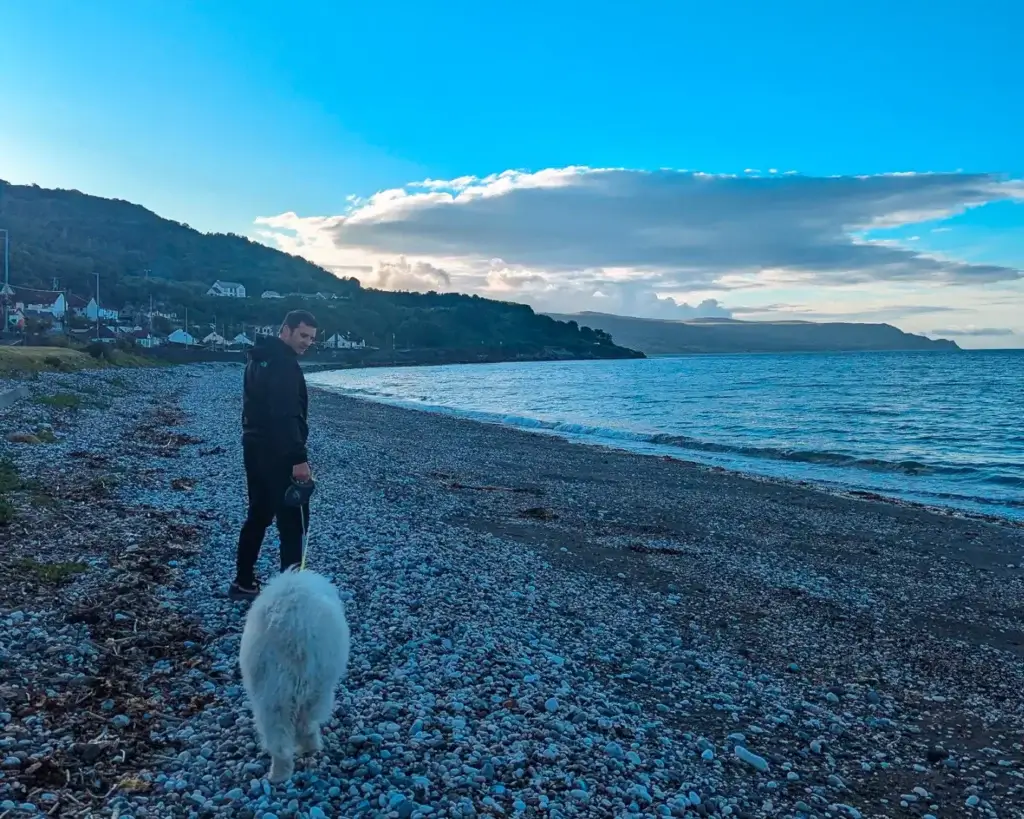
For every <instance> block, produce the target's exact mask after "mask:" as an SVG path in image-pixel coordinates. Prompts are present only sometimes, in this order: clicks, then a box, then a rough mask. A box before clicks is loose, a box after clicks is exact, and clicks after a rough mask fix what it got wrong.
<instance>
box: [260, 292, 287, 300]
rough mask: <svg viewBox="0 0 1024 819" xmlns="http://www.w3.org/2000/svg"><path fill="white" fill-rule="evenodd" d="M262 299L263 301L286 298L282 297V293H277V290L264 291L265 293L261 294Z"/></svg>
mask: <svg viewBox="0 0 1024 819" xmlns="http://www.w3.org/2000/svg"><path fill="white" fill-rule="evenodd" d="M260 298H261V299H283V298H284V296H282V295H281V294H280V293H278V292H277V291H276V290H264V291H263V292H262V293H261V294H260Z"/></svg>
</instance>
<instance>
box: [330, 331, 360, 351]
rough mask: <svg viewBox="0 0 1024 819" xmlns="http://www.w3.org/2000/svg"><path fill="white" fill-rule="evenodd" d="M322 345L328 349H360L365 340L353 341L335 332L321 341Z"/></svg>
mask: <svg viewBox="0 0 1024 819" xmlns="http://www.w3.org/2000/svg"><path fill="white" fill-rule="evenodd" d="M323 346H324V347H326V348H327V349H329V350H362V349H363V348H364V347H366V342H365V341H353V340H352V339H350V338H345V337H343V336H341V335H339V334H338V333H335V334H334V335H333V336H331V337H330V338H329V339H327V341H325V342H324V343H323Z"/></svg>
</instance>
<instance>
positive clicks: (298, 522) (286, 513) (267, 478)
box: [235, 440, 309, 586]
mask: <svg viewBox="0 0 1024 819" xmlns="http://www.w3.org/2000/svg"><path fill="white" fill-rule="evenodd" d="M242 452H243V460H244V462H245V482H246V486H247V488H248V492H249V512H248V514H247V515H246V518H245V523H244V524H242V531H241V533H240V534H239V536H238V562H237V576H236V578H235V579H236V581H237V582H238V583H240V584H242V585H245V586H251V585H252V583H253V581H254V580H255V570H256V561H257V560H258V559H259V556H260V549H261V548H262V546H263V538H264V537H265V536H266V533H267V528H268V527H269V526H270V524H271V523H273V522H274V519H275V518H276V519H277V531H278V534H279V535H280V536H281V571H284V570H285V569H287V568H288V567H289V566H294V565H296V564H298V563H300V562H301V560H302V534H303V532H302V520H303V515H305V520H306V525H307V526H308V525H309V506H308V504H307V505H306V506H304V507H301V508H300V507H297V506H285V505H284V493H285V491H286V490H287V489H288V486H289V485H290V484H291V480H292V466H291V464H288V463H284V462H282V461H281V460H280V459H278V458H275V457H274V456H273V455H272V454H271V453H269V452H268V451H267V447H266V445H265V444H263V443H261V442H259V441H252V440H243V441H242Z"/></svg>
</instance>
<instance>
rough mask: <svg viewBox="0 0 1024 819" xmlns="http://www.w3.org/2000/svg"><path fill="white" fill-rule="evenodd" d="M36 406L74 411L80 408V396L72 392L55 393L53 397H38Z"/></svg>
mask: <svg viewBox="0 0 1024 819" xmlns="http://www.w3.org/2000/svg"><path fill="white" fill-rule="evenodd" d="M35 402H36V403H37V404H43V405H44V406H47V407H53V408H54V409H62V410H76V409H78V408H80V407H81V406H82V398H81V396H79V395H77V394H75V393H73V392H55V393H54V394H53V395H38V396H36V398H35Z"/></svg>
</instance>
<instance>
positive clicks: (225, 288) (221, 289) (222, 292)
mask: <svg viewBox="0 0 1024 819" xmlns="http://www.w3.org/2000/svg"><path fill="white" fill-rule="evenodd" d="M206 295H207V296H227V297H229V298H234V299H244V298H245V285H244V284H239V283H238V282H222V281H221V280H220V279H218V280H217V281H215V282H214V283H213V285H212V286H211V287H210V289H209V290H207V291H206Z"/></svg>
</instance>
